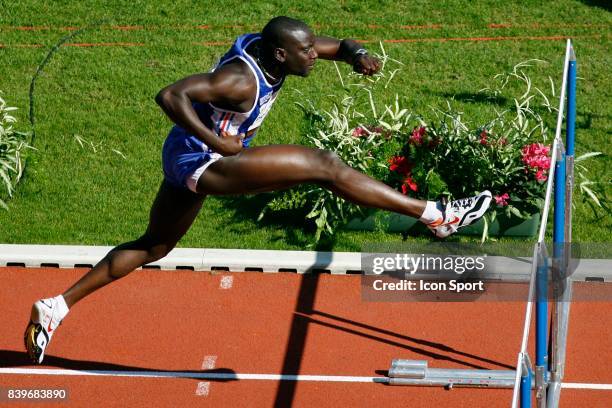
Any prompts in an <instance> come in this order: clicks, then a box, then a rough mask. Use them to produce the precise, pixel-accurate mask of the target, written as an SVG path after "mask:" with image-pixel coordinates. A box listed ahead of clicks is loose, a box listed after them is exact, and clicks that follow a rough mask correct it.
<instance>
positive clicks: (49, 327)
mask: <svg viewBox="0 0 612 408" xmlns="http://www.w3.org/2000/svg"><path fill="white" fill-rule="evenodd" d="M60 309H61V308H60V307H59V305H58V300H57V298H49V299H41V300H39V301H37V302H36V303H34V305H32V313H31V315H30V323H29V324H28V327H27V328H26V331H25V334H24V336H23V340H24V342H25V348H26V351H27V352H28V356H29V357H30V359H31V360H32V361H33V362H34V363H36V364H40V363H42V361H43V358H44V356H45V350H46V349H47V347H48V346H49V342H51V337H52V336H53V334H54V333H55V329H57V327H58V326H59V325H60V324H61V322H62V319H63V318H64V317H65V315H66V313H67V312H64V313H62V311H61V310H60Z"/></svg>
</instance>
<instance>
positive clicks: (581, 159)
mask: <svg viewBox="0 0 612 408" xmlns="http://www.w3.org/2000/svg"><path fill="white" fill-rule="evenodd" d="M601 154H603V153H602V152H589V153H585V154H582V155H580V156H578V157H576V159H574V162H579V161H583V160H586V159H588V158H589V157H595V156H599V155H601Z"/></svg>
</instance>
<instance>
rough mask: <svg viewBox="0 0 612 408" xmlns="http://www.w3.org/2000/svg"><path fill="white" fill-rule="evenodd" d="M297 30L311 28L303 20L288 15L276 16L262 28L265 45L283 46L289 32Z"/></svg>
mask: <svg viewBox="0 0 612 408" xmlns="http://www.w3.org/2000/svg"><path fill="white" fill-rule="evenodd" d="M295 31H311V30H310V27H308V24H306V23H305V22H303V21H300V20H296V19H294V18H291V17H286V16H278V17H274V18H273V19H272V20H270V21H268V24H266V26H265V27H264V28H263V30H261V39H262V43H263V44H264V46H265V47H283V46H284V43H285V39H286V38H287V34H289V33H292V32H295Z"/></svg>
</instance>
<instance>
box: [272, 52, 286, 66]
mask: <svg viewBox="0 0 612 408" xmlns="http://www.w3.org/2000/svg"><path fill="white" fill-rule="evenodd" d="M273 55H274V59H276V60H277V61H278V62H280V63H283V62H285V60H286V59H287V51H286V50H285V49H284V48H275V49H274V54H273Z"/></svg>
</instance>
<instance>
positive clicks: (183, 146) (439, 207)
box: [25, 17, 491, 364]
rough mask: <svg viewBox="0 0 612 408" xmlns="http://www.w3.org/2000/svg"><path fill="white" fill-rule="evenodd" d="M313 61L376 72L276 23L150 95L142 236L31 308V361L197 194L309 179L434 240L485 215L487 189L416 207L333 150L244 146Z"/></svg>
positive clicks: (182, 220)
mask: <svg viewBox="0 0 612 408" xmlns="http://www.w3.org/2000/svg"><path fill="white" fill-rule="evenodd" d="M317 58H323V59H327V60H334V61H344V62H346V63H348V64H351V65H352V66H353V69H354V70H355V71H356V72H358V73H361V74H363V75H373V74H375V73H376V72H378V70H379V67H380V65H379V61H378V60H377V59H376V58H373V57H371V56H369V55H368V53H367V51H366V50H365V49H364V48H362V47H361V45H360V44H359V43H357V42H356V41H353V40H348V39H345V40H336V39H333V38H328V37H315V36H314V34H313V33H312V31H311V30H310V28H309V27H308V26H307V25H306V24H305V23H303V22H301V21H298V20H294V19H291V18H288V17H276V18H273V19H272V20H271V21H270V22H268V24H267V25H266V26H265V27H264V29H263V30H262V32H261V33H259V34H246V35H242V36H240V37H238V39H237V40H236V42H235V43H234V45H233V46H232V47H231V48H230V50H229V51H228V52H227V53H226V54H225V55H224V56H223V57H222V58H221V59H220V61H219V62H218V64H217V65H216V67H215V68H214V69H213V71H212V72H209V73H205V74H196V75H193V76H189V77H187V78H184V79H182V80H180V81H178V82H176V83H174V84H172V85H170V86H168V87H166V88H164V89H162V90H161V91H160V92H159V94H158V95H157V97H156V99H155V100H156V102H157V103H158V104H159V106H160V107H161V108H162V109H163V111H164V112H165V113H166V115H168V117H169V118H170V119H171V120H172V121H173V122H174V123H175V126H174V127H173V128H172V131H171V132H170V134H169V135H168V137H167V139H166V141H165V143H164V147H163V154H162V161H163V170H164V180H163V182H162V184H161V187H160V190H159V192H158V194H157V197H156V198H155V201H154V203H153V206H152V208H151V213H150V219H149V225H148V227H147V230H146V231H145V233H144V234H143V235H142V236H141V237H140V238H138V239H137V240H135V241H132V242H128V243H124V244H122V245H119V246H118V247H116V248H114V249H113V250H112V251H110V252H109V253H108V254H107V255H106V257H104V259H102V260H101V261H100V262H99V263H98V264H97V265H96V266H95V267H94V268H93V269H91V270H90V271H89V272H87V274H85V275H84V276H83V277H82V278H81V279H80V280H79V281H78V282H76V283H75V284H74V285H73V286H72V287H71V288H69V289H68V290H67V291H66V292H64V293H63V294H61V295H58V296H56V297H53V298H47V299H42V300H39V301H37V302H36V303H34V305H33V306H32V312H31V320H30V323H29V325H28V327H27V329H26V331H25V346H26V349H27V351H28V354H29V356H30V358H31V359H32V360H33V361H34V362H35V363H39V364H40V363H41V362H42V360H43V357H44V353H45V350H46V348H47V346H48V345H49V341H50V340H51V336H52V335H53V333H55V329H56V328H57V327H58V326H59V324H60V323H61V321H62V319H63V318H64V317H65V316H66V315H67V314H68V309H69V308H70V307H72V305H74V304H75V303H76V302H78V301H79V300H81V299H82V298H84V297H85V296H87V295H89V294H90V293H92V292H93V291H95V290H97V289H99V288H101V287H102V286H105V285H107V284H109V283H111V282H113V281H115V280H117V279H119V278H122V277H124V276H126V275H127V274H128V273H130V272H131V271H133V270H134V269H136V268H139V267H141V266H143V265H145V264H148V263H151V262H154V261H156V260H158V259H160V258H162V257H164V256H166V254H168V252H170V250H172V249H173V248H174V247H175V245H176V243H177V242H178V241H179V240H180V239H181V237H183V235H185V233H186V232H187V230H188V229H189V227H190V226H191V224H192V222H193V220H194V219H195V217H196V215H197V214H198V212H199V211H200V208H201V207H202V202H203V201H204V199H205V198H206V196H207V195H230V194H231V195H235V194H251V193H258V192H264V191H273V190H279V189H286V188H289V187H292V186H295V185H297V184H300V183H316V184H318V185H320V186H323V187H325V188H328V189H330V190H331V191H333V192H335V193H336V194H338V195H339V196H341V197H343V198H345V199H347V200H349V201H351V202H354V203H356V204H359V205H363V206H366V207H376V208H381V209H384V210H388V211H394V212H396V213H401V214H406V215H409V216H412V217H415V218H419V219H420V220H421V221H422V222H423V223H425V224H426V225H427V226H428V227H429V228H430V229H431V230H432V232H433V233H434V234H435V235H436V236H438V237H441V238H444V237H446V236H448V235H450V234H452V233H453V232H455V231H456V230H457V228H461V227H463V226H466V225H469V224H471V223H472V222H474V221H475V220H476V219H478V218H480V217H481V216H482V215H483V214H484V213H485V211H486V210H487V209H488V207H489V204H490V202H491V193H489V192H488V191H485V192H483V193H481V194H479V195H477V196H475V197H470V198H465V199H461V200H457V201H453V202H450V203H448V204H443V203H442V202H434V201H420V200H416V199H413V198H410V197H407V196H405V195H403V194H401V193H399V192H397V191H395V190H394V189H392V188H391V187H389V186H387V185H385V184H383V183H381V182H379V181H376V180H373V179H371V178H370V177H368V176H366V175H364V174H362V173H360V172H358V171H356V170H354V169H352V168H350V167H348V166H347V165H346V164H344V163H343V162H342V161H341V160H340V159H339V158H338V156H336V155H335V154H334V153H333V152H329V151H323V150H318V149H313V148H308V147H304V146H296V145H270V146H261V147H252V148H248V147H249V143H250V141H251V140H252V139H253V137H254V136H255V134H256V132H257V129H258V128H259V126H260V125H261V123H262V121H263V119H264V118H265V117H266V115H267V113H268V112H269V110H270V108H271V107H272V104H273V103H274V100H275V99H276V97H277V95H278V91H279V90H280V88H281V86H282V85H283V81H284V79H285V77H286V76H287V75H299V76H303V77H305V76H307V75H308V74H309V73H310V71H311V70H312V68H313V67H314V65H315V61H316V60H317Z"/></svg>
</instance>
